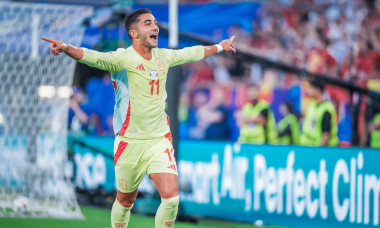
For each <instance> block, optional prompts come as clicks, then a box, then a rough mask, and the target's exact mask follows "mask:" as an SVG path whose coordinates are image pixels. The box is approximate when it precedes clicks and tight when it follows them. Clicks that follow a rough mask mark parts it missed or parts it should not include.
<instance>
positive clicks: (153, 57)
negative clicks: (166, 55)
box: [131, 45, 155, 63]
mask: <svg viewBox="0 0 380 228" xmlns="http://www.w3.org/2000/svg"><path fill="white" fill-rule="evenodd" d="M131 49H132V50H133V52H134V53H136V55H137V56H138V57H139V58H140V59H142V60H144V61H145V62H148V63H150V62H153V60H154V59H155V56H154V49H155V48H152V59H151V60H146V59H144V58H143V57H142V56H141V55H140V54H139V53H138V52H137V51H136V50H135V49H134V48H133V46H132V45H131Z"/></svg>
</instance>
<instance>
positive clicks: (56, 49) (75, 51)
mask: <svg viewBox="0 0 380 228" xmlns="http://www.w3.org/2000/svg"><path fill="white" fill-rule="evenodd" d="M41 39H42V40H45V41H47V42H49V43H50V46H49V48H50V52H51V54H53V55H54V56H57V55H59V54H60V53H62V52H64V53H65V54H66V55H68V56H70V57H71V58H73V59H75V60H77V61H78V60H80V59H82V58H83V49H82V48H78V47H74V46H71V45H69V44H66V43H64V42H62V41H59V40H54V39H50V38H46V37H41Z"/></svg>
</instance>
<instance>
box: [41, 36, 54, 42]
mask: <svg viewBox="0 0 380 228" xmlns="http://www.w3.org/2000/svg"><path fill="white" fill-rule="evenodd" d="M41 39H42V40H45V41H47V42H49V43H52V42H54V40H53V39H50V38H46V37H41Z"/></svg>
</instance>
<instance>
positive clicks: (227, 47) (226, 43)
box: [219, 36, 236, 53]
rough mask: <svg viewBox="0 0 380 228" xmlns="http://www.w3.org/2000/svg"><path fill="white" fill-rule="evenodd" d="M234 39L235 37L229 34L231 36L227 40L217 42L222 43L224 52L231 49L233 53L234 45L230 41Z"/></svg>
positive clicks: (234, 50)
mask: <svg viewBox="0 0 380 228" xmlns="http://www.w3.org/2000/svg"><path fill="white" fill-rule="evenodd" d="M234 39H235V36H231V38H229V39H227V40H223V41H222V42H220V43H219V44H220V45H222V48H223V51H225V52H226V53H228V52H230V51H232V52H233V53H235V52H236V49H235V46H234V44H233V43H232V42H233V41H234Z"/></svg>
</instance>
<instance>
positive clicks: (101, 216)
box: [0, 207, 254, 228]
mask: <svg viewBox="0 0 380 228" xmlns="http://www.w3.org/2000/svg"><path fill="white" fill-rule="evenodd" d="M81 209H82V212H83V214H84V216H85V217H86V219H84V220H62V219H35V218H0V227H1V228H18V227H20V228H21V227H22V228H50V227H54V228H111V225H110V211H109V210H104V209H96V208H89V207H82V208H81ZM174 227H175V228H217V227H218V228H220V227H222V228H248V227H250V228H253V227H254V226H253V225H249V224H240V223H229V222H225V221H217V220H209V219H203V220H200V221H199V223H198V224H191V223H183V222H177V223H176V224H175V225H174ZM128 228H154V217H150V216H143V215H135V214H132V216H131V220H130V222H129V226H128Z"/></svg>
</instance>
